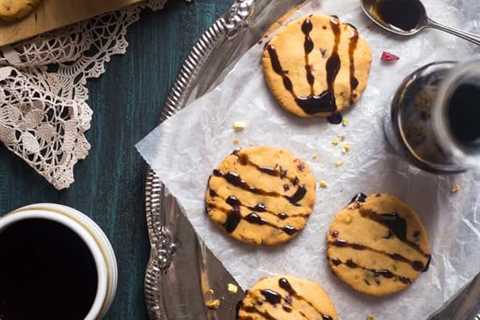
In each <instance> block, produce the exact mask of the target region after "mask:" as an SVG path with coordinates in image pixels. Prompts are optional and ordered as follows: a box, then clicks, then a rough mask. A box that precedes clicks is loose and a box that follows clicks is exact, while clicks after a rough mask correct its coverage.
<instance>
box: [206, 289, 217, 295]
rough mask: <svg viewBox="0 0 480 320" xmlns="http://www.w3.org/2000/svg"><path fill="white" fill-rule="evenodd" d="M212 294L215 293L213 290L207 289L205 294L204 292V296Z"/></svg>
mask: <svg viewBox="0 0 480 320" xmlns="http://www.w3.org/2000/svg"><path fill="white" fill-rule="evenodd" d="M214 293H215V291H214V290H213V289H208V290H207V292H206V294H210V295H212V294H214Z"/></svg>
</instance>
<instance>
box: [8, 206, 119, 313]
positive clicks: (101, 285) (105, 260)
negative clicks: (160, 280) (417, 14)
mask: <svg viewBox="0 0 480 320" xmlns="http://www.w3.org/2000/svg"><path fill="white" fill-rule="evenodd" d="M34 218H35V219H45V220H50V221H55V222H57V223H60V224H62V225H64V226H66V227H68V228H69V229H71V230H72V231H73V232H75V233H76V234H77V235H78V236H80V238H81V239H82V240H83V241H84V242H85V244H86V245H87V246H88V248H89V249H90V252H91V253H92V256H93V258H94V260H95V265H96V269H97V274H98V283H97V293H96V296H95V300H94V302H93V305H92V307H91V309H90V311H89V312H88V314H87V316H86V317H85V319H84V320H97V319H101V318H102V317H103V316H105V314H106V312H107V311H108V309H109V308H110V305H111V304H112V302H113V299H114V297H115V293H116V290H117V282H118V269H117V260H116V258H115V253H114V251H113V248H112V245H111V244H110V242H109V241H108V238H107V236H106V235H105V233H104V232H103V231H102V230H101V229H100V227H99V226H98V225H97V224H96V223H95V222H94V221H93V220H92V219H90V218H89V217H87V216H86V215H85V214H83V213H81V212H80V211H78V210H75V209H73V208H70V207H66V206H62V205H58V204H49V203H44V204H34V205H29V206H26V207H22V208H19V209H17V210H15V211H12V212H11V213H9V214H7V215H5V216H4V217H2V218H0V232H1V231H2V230H3V229H5V228H7V227H8V226H10V225H12V224H14V223H16V222H18V221H21V220H26V219H34Z"/></svg>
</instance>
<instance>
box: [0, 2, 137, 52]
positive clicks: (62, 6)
mask: <svg viewBox="0 0 480 320" xmlns="http://www.w3.org/2000/svg"><path fill="white" fill-rule="evenodd" d="M141 1H142V0H42V2H41V4H40V5H39V6H38V8H37V9H36V10H35V11H34V12H33V13H32V14H31V15H29V16H28V17H26V18H25V19H23V20H21V21H17V22H9V23H4V22H0V46H3V45H6V44H11V43H14V42H17V41H20V40H24V39H27V38H30V37H33V36H35V35H38V34H40V33H44V32H47V31H51V30H55V29H58V28H60V27H64V26H68V25H70V24H72V23H75V22H80V21H82V20H85V19H88V18H91V17H94V16H96V15H99V14H101V13H105V12H109V11H113V10H117V9H120V8H123V7H126V6H129V5H132V4H135V3H138V2H141Z"/></svg>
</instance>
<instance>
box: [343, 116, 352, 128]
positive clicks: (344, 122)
mask: <svg viewBox="0 0 480 320" xmlns="http://www.w3.org/2000/svg"><path fill="white" fill-rule="evenodd" d="M349 123H350V121H348V119H347V118H343V120H342V126H344V127H346V126H348V124H349Z"/></svg>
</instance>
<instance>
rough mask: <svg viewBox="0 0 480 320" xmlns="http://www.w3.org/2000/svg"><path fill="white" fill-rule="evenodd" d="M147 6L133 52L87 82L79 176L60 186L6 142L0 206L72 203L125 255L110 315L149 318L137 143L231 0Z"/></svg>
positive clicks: (134, 29) (133, 34)
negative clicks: (87, 118) (85, 145)
mask: <svg viewBox="0 0 480 320" xmlns="http://www.w3.org/2000/svg"><path fill="white" fill-rule="evenodd" d="M169 1H170V2H171V3H170V4H169V5H168V6H167V8H166V9H165V10H163V11H160V12H151V11H148V10H147V11H145V12H144V13H143V15H142V18H141V20H140V21H139V22H137V23H135V24H134V25H132V26H131V27H130V28H129V30H128V42H129V47H128V50H127V54H126V55H123V56H116V57H114V58H113V59H112V61H111V62H110V63H109V64H108V65H107V66H106V67H107V71H106V73H105V74H104V75H103V76H102V77H101V78H100V79H98V80H92V81H90V82H89V88H90V99H89V104H90V106H91V107H92V109H93V110H94V112H95V113H94V117H93V123H92V129H91V130H90V131H89V132H88V133H87V138H88V140H89V141H90V142H91V144H92V149H91V151H90V155H89V156H88V158H87V159H86V160H85V161H81V162H80V163H79V164H78V165H77V167H76V168H75V177H76V182H75V183H74V184H73V185H72V187H71V188H70V189H69V190H67V191H62V192H59V191H56V190H55V189H53V187H51V186H50V185H49V184H48V183H47V182H46V181H45V180H44V179H43V178H42V177H40V176H38V175H37V174H36V173H34V171H33V170H32V169H30V168H29V167H28V166H27V165H26V164H24V163H23V162H22V161H21V160H19V159H17V158H16V157H15V156H14V155H13V154H11V153H10V152H8V151H7V150H6V149H5V147H3V146H1V147H0V213H2V214H3V213H6V212H8V211H11V210H13V209H15V208H18V207H20V206H24V205H27V204H31V203H38V202H53V203H60V204H64V205H68V206H71V207H74V208H76V209H78V210H80V211H82V212H84V213H86V214H88V215H89V216H90V217H92V218H93V219H94V220H95V221H96V222H97V223H98V224H99V225H100V227H102V228H103V230H104V231H105V232H106V234H107V236H108V237H109V238H110V240H111V242H112V244H113V247H114V249H115V252H116V255H117V259H118V262H119V287H118V292H117V296H116V299H115V302H114V304H113V306H112V308H111V310H110V312H109V313H108V315H107V317H106V319H115V320H119V319H129V320H132V319H147V313H146V309H145V304H144V298H143V276H144V271H145V266H146V263H147V258H148V250H149V246H148V241H147V233H146V223H145V214H144V202H143V199H144V178H145V172H146V168H147V167H146V164H145V163H144V161H143V160H142V159H141V157H140V155H139V154H138V153H137V152H136V150H135V148H134V145H135V144H136V143H137V142H138V141H139V140H140V139H142V138H143V137H144V136H145V135H146V134H147V133H148V132H149V131H150V130H152V129H153V128H154V127H155V126H156V125H157V123H158V120H157V119H158V118H159V114H160V111H161V108H162V106H163V103H164V100H165V97H166V95H167V93H168V90H169V88H170V86H171V84H172V83H173V81H174V80H175V77H176V74H177V71H178V70H179V68H180V66H181V64H182V62H183V59H184V57H185V56H186V55H187V54H188V52H189V50H190V48H191V47H192V46H193V44H194V43H195V41H196V40H197V38H198V37H199V36H200V35H201V33H202V31H203V30H205V29H206V28H207V27H208V26H209V25H210V24H212V23H213V22H214V20H215V19H216V18H217V17H218V16H220V15H221V14H223V13H224V12H225V10H227V9H228V7H229V6H230V4H231V2H232V0H196V1H194V2H193V3H191V4H186V3H185V2H183V1H179V0H169Z"/></svg>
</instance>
